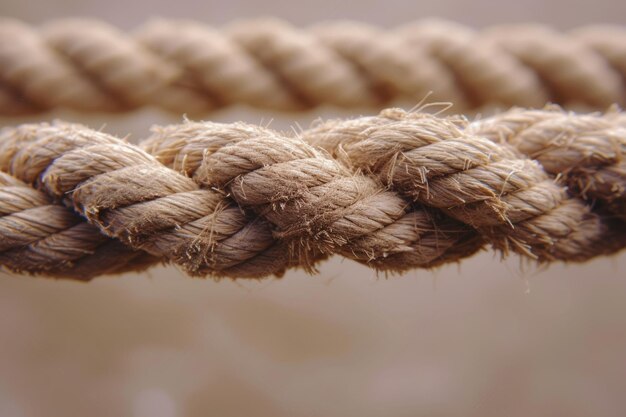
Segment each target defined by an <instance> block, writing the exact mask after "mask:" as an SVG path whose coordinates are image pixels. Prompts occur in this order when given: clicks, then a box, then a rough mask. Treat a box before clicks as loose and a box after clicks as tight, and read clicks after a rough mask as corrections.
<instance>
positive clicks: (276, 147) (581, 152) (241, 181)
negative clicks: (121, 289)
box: [0, 108, 626, 279]
mask: <svg viewBox="0 0 626 417" xmlns="http://www.w3.org/2000/svg"><path fill="white" fill-rule="evenodd" d="M625 153H626V117H624V115H623V114H622V113H620V112H618V111H610V112H608V113H606V114H593V115H577V114H572V113H566V112H563V111H562V110H560V109H558V108H546V109H544V110H511V111H508V112H506V113H501V114H498V115H496V116H494V117H491V118H488V119H484V120H477V121H474V122H468V121H467V120H465V119H464V118H462V117H458V116H454V117H439V116H434V115H430V114H425V113H420V112H410V113H407V112H404V111H402V110H398V109H388V110H385V111H383V112H382V113H380V115H378V116H376V117H364V118H358V119H354V120H343V121H342V120H337V121H328V122H323V123H319V124H318V125H317V126H314V127H313V128H311V129H309V130H305V131H303V132H301V133H300V134H299V135H295V136H293V135H292V136H286V135H282V134H279V133H277V132H275V131H272V130H269V129H266V128H262V127H258V126H252V125H247V124H243V123H234V124H219V123H212V122H202V123H194V122H187V123H184V124H181V125H172V126H167V127H158V128H154V129H153V134H152V136H151V137H149V138H148V139H146V140H145V141H144V142H143V143H141V144H140V145H139V146H135V145H131V144H129V143H128V142H126V141H124V140H121V139H117V138H115V137H113V136H110V135H107V134H105V133H102V132H98V131H93V130H90V129H88V128H86V127H84V126H81V125H75V124H67V123H62V122H57V123H55V124H52V125H49V124H30V125H22V126H18V127H15V128H6V129H4V130H3V131H2V134H1V136H0V170H1V171H3V174H2V175H0V214H1V216H2V217H0V237H1V239H0V242H1V243H0V262H1V263H2V265H3V267H4V268H6V269H9V270H13V271H17V272H22V273H31V274H45V275H50V276H58V277H72V278H79V279H89V278H91V277H94V276H97V275H101V274H106V273H116V272H121V271H126V270H140V269H144V268H146V267H148V266H149V265H151V264H153V263H155V262H172V263H175V264H177V265H179V266H180V267H182V268H183V269H184V270H185V271H186V272H187V273H189V274H191V275H197V276H204V275H211V276H215V277H220V276H230V277H254V278H259V277H263V276H266V275H271V274H277V275H280V274H282V273H283V272H284V271H285V270H286V269H287V268H290V267H296V266H300V267H304V268H307V269H309V270H312V269H313V268H314V265H315V264H316V262H318V261H320V260H321V259H323V258H325V257H327V256H330V255H333V254H340V255H342V256H344V257H347V258H350V259H353V260H356V261H358V262H362V263H364V264H367V265H369V266H371V267H373V268H376V269H379V270H384V271H404V270H408V269H411V268H430V267H434V266H437V265H440V264H443V263H446V262H453V261H458V260H459V259H461V258H463V257H466V256H469V255H472V254H473V253H475V252H476V251H477V250H479V249H481V248H482V247H484V246H485V245H486V244H490V245H491V246H493V247H494V248H496V249H498V250H500V251H501V252H502V253H503V254H507V253H508V252H509V251H512V252H516V253H519V254H521V255H523V256H525V257H527V258H530V259H534V260H536V261H539V262H548V261H566V262H577V261H584V260H587V259H590V258H592V257H595V256H599V255H605V254H610V253H614V252H616V251H618V250H621V249H622V248H623V247H624V245H625V244H626V228H625V227H624V226H625V223H624V221H626V215H625V214H626V213H625V210H624V208H625V207H626V205H625V201H626V191H625V190H626V162H625V159H624V155H625ZM531 158H533V159H531Z"/></svg>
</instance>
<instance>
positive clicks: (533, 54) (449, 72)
mask: <svg viewBox="0 0 626 417" xmlns="http://www.w3.org/2000/svg"><path fill="white" fill-rule="evenodd" d="M431 91H432V93H433V95H432V96H431V99H433V100H441V101H446V102H452V103H455V109H456V110H457V111H465V110H468V109H475V108H480V107H483V106H487V105H490V106H500V107H503V108H509V107H510V106H514V105H518V106H524V107H535V108H540V107H542V106H544V104H545V103H546V102H554V103H560V104H563V105H567V106H582V107H586V108H594V109H604V108H606V107H608V106H609V105H610V104H612V103H617V104H620V105H624V104H626V29H624V28H623V27H609V26H592V27H584V28H581V29H579V30H575V31H573V32H569V33H559V32H556V31H554V30H551V29H549V28H547V27H542V26H537V25H509V26H503V27H494V28H489V29H486V30H481V31H478V32H477V31H474V30H471V29H469V28H467V27H463V26H460V25H457V24H453V23H449V22H445V21H433V20H429V21H419V22H416V23H412V24H408V25H406V26H404V27H400V28H396V29H393V30H385V31H383V30H380V29H377V28H374V27H371V26H367V25H364V24H361V23H354V22H334V23H327V24H323V25H318V26H315V27H312V28H308V29H304V30H303V29H296V28H294V27H292V26H290V25H288V24H287V23H285V22H282V21H277V20H269V19H265V20H252V21H241V22H236V23H233V24H231V25H229V26H228V27H226V28H223V29H214V28H211V27H209V26H206V25H202V24H198V23H193V22H188V21H172V20H158V21H153V22H150V23H148V24H146V25H144V26H142V27H140V28H139V29H137V30H136V31H134V32H132V33H130V34H126V33H123V32H121V31H119V30H118V29H116V28H114V27H111V26H109V25H107V24H105V23H103V22H99V21H91V20H85V19H64V20H57V21H53V22H51V23H49V24H46V25H44V26H43V27H40V28H34V27H31V26H28V25H26V24H24V23H21V22H19V21H16V20H11V19H1V20H0V114H3V115H14V114H28V113H36V112H40V111H44V110H48V109H53V108H58V107H63V108H70V109H74V110H81V111H127V110H130V109H134V108H137V107H141V106H146V105H153V106H158V107H161V108H163V109H167V110H169V111H172V112H176V113H179V114H180V113H187V114H191V115H194V114H195V115H198V114H206V112H208V111H211V110H215V109H218V108H221V107H224V106H228V105H231V104H235V103H239V104H246V105H250V106H254V107H259V108H268V109H281V110H300V109H304V108H310V107H312V106H317V105H320V104H329V105H333V106H339V107H350V108H352V107H367V106H370V107H371V106H376V107H378V108H380V107H381V106H384V105H385V104H387V105H388V104H389V103H391V102H398V101H405V102H407V103H415V102H417V101H419V100H421V99H422V98H423V97H424V96H426V95H427V94H428V93H429V92H431Z"/></svg>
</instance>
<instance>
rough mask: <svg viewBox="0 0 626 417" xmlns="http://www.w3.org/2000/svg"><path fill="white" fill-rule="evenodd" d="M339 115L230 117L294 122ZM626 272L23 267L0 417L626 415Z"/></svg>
mask: <svg viewBox="0 0 626 417" xmlns="http://www.w3.org/2000/svg"><path fill="white" fill-rule="evenodd" d="M0 14H2V15H4V16H12V17H17V18H20V19H23V20H26V21H28V22H31V23H41V22H45V21H46V20H49V19H52V18H57V17H64V16H90V17H98V18H102V19H105V20H107V21H109V22H111V23H113V24H115V25H117V26H120V27H122V28H126V29H130V28H132V27H134V26H136V25H138V24H140V23H141V22H143V21H144V20H146V19H148V18H150V17H155V16H163V17H184V18H194V19H197V20H201V21H204V22H207V23H211V24H217V25H219V24H222V23H225V22H228V21H229V20H232V19H235V18H243V17H256V16H266V15H273V16H278V17H282V18H285V19H288V20H289V21H291V22H293V23H296V24H308V23H313V22H316V21H320V20H324V19H337V18H350V19H357V20H362V21H366V22H370V23H374V24H377V25H380V26H387V27H390V26H393V25H396V24H400V23H405V22H407V21H408V20H412V19H417V18H421V17H431V16H437V17H443V18H448V19H452V20H456V21H459V22H461V23H465V24H468V25H471V26H474V27H481V26H485V25H490V24H496V23H506V22H520V21H535V22H537V21H538V22H544V23H548V24H550V25H552V26H555V27H558V28H570V27H574V26H577V25H581V24H584V23H594V22H610V23H622V24H623V23H625V22H624V16H626V3H624V2H619V1H611V0H602V1H593V2H591V1H585V2H583V1H578V2H566V1H545V0H544V1H542V0H530V1H523V2H522V1H519V2H512V1H506V2H493V1H489V0H477V1H473V2H463V1H454V0H439V1H436V2H422V3H418V2H414V1H385V2H373V1H363V2H338V1H329V0H317V1H314V2H307V3H298V2H294V1H288V0H271V1H269V2H258V1H253V0H246V1H243V0H231V1H227V2H197V1H195V2H194V1H183V0H179V1H165V0H159V1H156V2H147V1H145V0H137V1H133V2H124V3H121V2H120V3H119V4H117V3H116V2H113V1H109V2H102V1H98V2H96V1H83V0H81V1H79V0H56V1H46V2H39V3H37V4H35V3H33V2H27V1H23V0H3V1H2V3H1V4H0ZM330 114H332V110H329V109H319V110H316V112H315V113H310V114H304V115H290V116H280V115H278V116H277V115H275V114H269V113H261V112H253V111H249V110H245V109H230V110H228V111H224V112H220V113H218V114H216V115H213V116H212V117H213V119H214V120H218V121H233V120H245V121H248V122H252V123H259V122H261V121H263V120H265V121H267V120H269V119H272V118H273V119H274V122H273V124H272V126H273V127H276V128H288V127H289V126H290V125H291V124H293V123H294V122H298V123H300V124H301V125H303V126H306V125H307V124H308V123H309V122H310V121H311V120H313V119H314V118H316V117H318V116H320V115H326V116H328V115H330ZM54 117H63V118H65V119H69V120H73V121H81V122H83V123H86V124H88V125H90V126H93V127H100V126H103V125H105V129H104V130H105V131H108V132H111V133H116V134H127V133H129V132H130V133H132V136H131V139H132V140H138V139H139V138H141V137H142V135H144V134H145V133H146V132H147V130H148V128H149V126H150V125H151V124H153V123H172V122H178V121H180V117H178V116H172V115H165V114H162V113H159V112H157V111H151V110H144V111H141V112H138V113H135V114H132V115H124V116H116V117H112V116H106V115H96V116H89V117H85V116H81V115H79V114H73V113H57V114H53V115H46V116H44V118H45V119H52V118H54ZM23 120H26V119H23ZM32 120H41V118H34V119H32ZM20 121H22V120H20ZM17 122H19V121H18V120H6V119H5V120H1V121H0V123H1V124H2V125H7V124H10V123H17ZM624 270H626V254H622V255H621V256H618V257H614V258H610V259H599V260H596V261H594V262H590V263H588V264H585V265H572V266H562V265H555V266H552V267H550V268H548V269H546V270H537V269H536V268H533V267H531V266H524V265H520V262H519V260H518V259H515V258H512V259H509V260H508V261H507V262H501V261H500V260H499V258H498V257H497V256H495V255H493V254H491V253H483V254H481V255H480V256H476V257H474V258H472V259H469V260H466V261H464V262H463V263H462V264H461V265H460V266H457V265H452V266H447V267H444V268H441V269H440V270H438V271H435V272H430V271H416V272H413V273H410V274H407V275H406V276H403V277H393V278H389V279H386V278H385V277H376V276H375V274H373V273H372V272H371V271H370V270H368V269H366V268H364V267H362V266H359V265H356V264H354V263H352V262H350V261H343V260H341V259H334V260H332V261H331V262H329V263H326V264H324V265H323V267H322V268H321V272H320V274H319V275H317V276H306V275H305V274H303V273H300V272H292V273H289V274H287V275H286V276H285V277H284V278H283V279H282V280H266V281H263V282H246V281H239V282H231V281H224V282H214V281H211V280H199V279H190V278H186V277H184V276H183V275H182V274H181V273H180V272H178V271H177V270H176V269H175V268H161V269H154V270H152V271H151V272H150V273H146V274H140V275H131V274H129V275H125V276H121V277H114V278H101V279H97V280H95V281H93V282H91V283H89V284H80V283H74V282H64V281H58V282H57V281H53V280H47V279H41V278H30V277H21V276H11V275H8V274H6V273H5V274H2V275H0V416H1V417H39V416H50V417H73V416H90V417H108V416H130V417H182V416H192V417H195V416H198V417H199V416H226V417H227V416H233V417H234V416H247V415H254V416H272V417H279V416H324V417H332V416H359V417H369V416H382V415H384V416H394V417H395V416H407V417H408V416H422V415H423V416H461V415H462V416H470V417H471V416H481V417H485V416H529V415H532V416H568V417H570V416H571V417H575V416H623V415H625V413H626V395H625V394H626V358H625V353H626V280H625V279H624V272H623V271H624Z"/></svg>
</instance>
